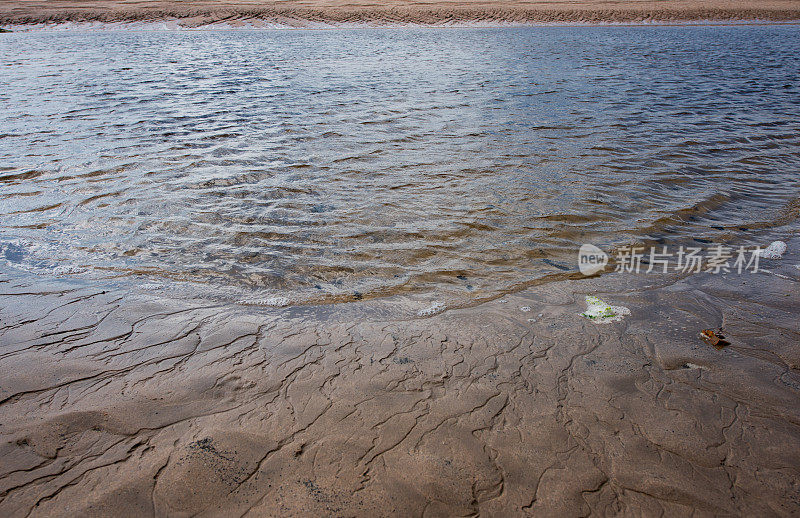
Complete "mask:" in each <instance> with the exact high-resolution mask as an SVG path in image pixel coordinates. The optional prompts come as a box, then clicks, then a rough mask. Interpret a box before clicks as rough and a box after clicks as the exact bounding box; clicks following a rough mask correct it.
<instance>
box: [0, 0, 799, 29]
mask: <svg viewBox="0 0 800 518" xmlns="http://www.w3.org/2000/svg"><path fill="white" fill-rule="evenodd" d="M298 3H299V2H298ZM55 4H56V5H54V6H52V7H49V6H48V7H40V6H39V5H38V4H32V3H26V2H15V3H11V4H10V5H8V6H5V7H3V8H0V26H3V27H11V28H16V29H17V30H25V29H26V28H53V27H64V26H69V25H77V26H87V25H96V24H100V25H102V26H104V27H106V26H112V27H114V26H121V27H122V28H127V27H136V26H148V25H154V24H167V25H168V26H171V27H172V28H176V29H197V28H220V27H224V28H230V29H235V28H249V29H259V28H266V29H270V28H367V27H375V28H400V27H516V26H584V25H586V26H606V25H611V26H614V25H624V26H629V25H644V26H649V25H698V24H699V25H718V24H723V25H729V24H732V25H748V24H796V23H800V2H784V3H783V4H781V5H783V6H786V5H788V6H790V7H788V8H757V9H753V8H743V7H739V8H735V7H733V8H732V7H727V5H728V4H722V5H723V7H714V5H716V4H715V3H713V2H712V3H711V4H708V5H710V7H704V6H703V5H704V4H702V3H700V2H695V4H699V5H700V7H693V5H694V4H691V3H690V4H689V5H690V7H680V8H678V7H675V8H672V7H669V5H668V6H667V7H661V8H658V9H649V8H612V9H598V8H596V7H593V5H594V4H593V3H591V2H586V3H585V4H583V5H580V6H579V7H577V8H563V7H558V6H556V7H548V8H535V9H527V8H518V7H509V6H508V5H509V4H508V3H498V4H497V5H496V6H488V7H477V8H464V7H458V6H456V7H447V6H446V4H439V5H437V6H436V7H434V8H423V7H419V6H417V7H415V6H413V5H410V6H398V7H387V8H379V7H371V6H364V7H350V8H340V7H330V8H324V7H320V8H309V7H304V6H298V7H278V8H275V7H260V6H257V5H256V6H252V5H251V6H246V5H241V4H224V3H223V4H222V5H220V6H218V7H208V8H204V7H202V3H196V4H200V6H198V7H197V8H186V7H183V6H181V5H179V4H175V3H172V2H153V6H152V7H148V8H137V9H131V8H127V7H121V6H116V5H115V4H114V3H113V2H111V3H100V2H87V3H84V4H81V8H76V7H75V6H74V4H68V3H64V5H59V3H55ZM623 4H624V2H623ZM426 5H430V4H426Z"/></svg>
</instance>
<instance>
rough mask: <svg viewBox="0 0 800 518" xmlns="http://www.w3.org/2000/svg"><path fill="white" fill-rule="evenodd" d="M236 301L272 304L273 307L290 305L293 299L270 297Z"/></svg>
mask: <svg viewBox="0 0 800 518" xmlns="http://www.w3.org/2000/svg"><path fill="white" fill-rule="evenodd" d="M236 303H237V304H244V305H248V306H270V307H273V308H283V307H286V306H288V305H289V304H290V303H291V301H290V300H289V299H288V298H286V297H268V298H266V299H249V300H238V301H236Z"/></svg>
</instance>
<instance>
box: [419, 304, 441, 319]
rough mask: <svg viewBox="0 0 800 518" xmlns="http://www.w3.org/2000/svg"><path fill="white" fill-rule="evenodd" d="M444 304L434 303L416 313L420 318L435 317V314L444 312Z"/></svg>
mask: <svg viewBox="0 0 800 518" xmlns="http://www.w3.org/2000/svg"><path fill="white" fill-rule="evenodd" d="M445 307H446V306H445V305H444V302H440V301H436V302H434V303H433V304H431V305H430V307H427V308H425V309H420V310H419V311H417V315H418V316H421V317H429V316H431V315H435V314H436V313H441V312H442V311H444V310H445Z"/></svg>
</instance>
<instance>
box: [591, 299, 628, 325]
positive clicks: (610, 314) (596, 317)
mask: <svg viewBox="0 0 800 518" xmlns="http://www.w3.org/2000/svg"><path fill="white" fill-rule="evenodd" d="M630 314H631V310H630V309H628V308H626V307H623V306H611V305H609V304H606V303H605V302H603V301H602V300H600V299H599V298H598V297H594V296H591V295H587V296H586V311H584V312H583V313H581V316H582V317H586V318H588V319H589V320H591V321H592V322H597V323H598V324H606V323H609V322H618V321H620V320H622V319H623V318H625V316H627V315H630Z"/></svg>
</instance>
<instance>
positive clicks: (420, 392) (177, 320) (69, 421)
mask: <svg viewBox="0 0 800 518" xmlns="http://www.w3.org/2000/svg"><path fill="white" fill-rule="evenodd" d="M798 246H800V242H798V241H797V240H795V241H794V242H793V243H790V250H797V247H798ZM797 262H798V257H797V254H796V253H795V254H790V256H789V257H787V258H786V259H784V260H782V261H779V262H773V263H772V264H770V265H768V266H769V268H770V269H772V270H774V271H775V272H777V273H780V274H781V275H783V276H784V277H785V278H783V277H779V276H776V275H771V274H766V273H764V274H745V275H741V276H739V275H725V276H723V275H711V274H705V273H704V274H696V275H692V276H689V277H685V278H665V277H660V276H653V275H640V276H635V275H631V274H606V275H602V276H600V277H596V278H590V279H574V280H565V281H561V282H556V283H552V284H547V285H543V286H537V287H532V288H530V289H528V290H526V291H523V292H520V293H516V294H512V295H508V296H506V297H505V298H504V299H499V300H494V301H491V302H488V303H485V304H482V305H479V306H476V307H471V308H465V309H458V310H453V311H446V312H444V313H441V314H439V315H435V316H433V317H430V318H417V317H411V316H409V317H408V318H405V317H403V318H398V317H396V316H392V315H391V308H392V307H400V308H401V309H402V310H403V311H401V313H403V314H406V313H408V311H406V310H408V309H410V308H407V307H405V306H403V304H404V302H403V301H402V300H399V301H384V302H380V304H379V303H378V302H376V301H373V302H364V303H352V304H341V305H336V306H331V307H300V308H291V307H290V308H283V309H276V308H252V307H241V306H230V305H224V306H220V305H215V304H212V303H204V302H202V301H195V302H191V303H189V302H185V301H178V300H171V299H169V298H166V296H164V297H161V296H159V295H158V294H157V293H156V294H152V293H146V292H141V293H135V292H127V291H122V290H119V289H101V288H99V287H91V286H85V285H84V286H81V285H76V284H75V283H69V284H68V283H66V282H58V281H44V280H43V279H41V278H34V279H31V278H30V277H28V276H21V275H17V274H9V273H6V274H4V275H3V276H2V278H0V292H2V294H1V295H0V299H1V300H2V301H3V304H2V310H0V326H1V330H0V343H1V344H2V348H1V349H0V371H1V372H2V373H3V378H2V381H1V382H0V403H2V404H0V467H1V468H2V472H1V473H0V485H1V487H0V515H3V516H67V515H72V516H75V515H80V516H110V515H113V516H145V515H159V516H190V515H198V516H238V515H250V516H267V515H269V516H275V515H280V516H309V515H315V516H386V515H395V516H412V515H413V516H456V515H459V516H465V515H475V514H477V513H479V514H481V515H500V516H509V515H524V514H532V515H536V516H576V515H588V514H589V513H592V514H601V515H616V514H624V515H636V516H660V515H667V516H689V515H692V516H713V515H738V516H790V515H797V514H798V513H800V491H798V480H800V473H799V472H800V405H798V403H797V402H798V396H799V395H800V350H799V349H798V347H797V344H798V343H799V342H800V340H799V338H800V323H799V322H798V319H797V315H798V309H799V308H800V297H798V290H797V286H798V279H799V278H800V270H798V269H797V268H796V267H795V266H794V265H795V264H796V263H797ZM585 294H597V295H599V296H601V297H602V298H603V299H605V300H607V301H609V302H611V303H614V304H618V305H622V306H626V307H628V308H630V309H631V312H632V314H631V315H630V316H629V317H627V318H625V319H624V320H623V321H621V322H617V323H612V324H602V325H601V324H596V323H593V322H591V321H589V320H587V319H585V318H583V317H581V316H580V315H579V313H580V312H581V311H582V310H583V309H585V306H584V304H583V297H584V295H585ZM528 307H530V311H525V310H522V309H520V308H528ZM715 327H722V328H723V329H724V330H725V333H726V335H727V338H728V339H729V340H730V342H731V345H730V346H728V347H726V348H724V349H721V350H717V349H715V348H713V347H711V346H709V345H707V344H705V343H703V342H702V341H701V340H700V339H699V335H698V333H699V331H700V330H701V329H705V328H715Z"/></svg>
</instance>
